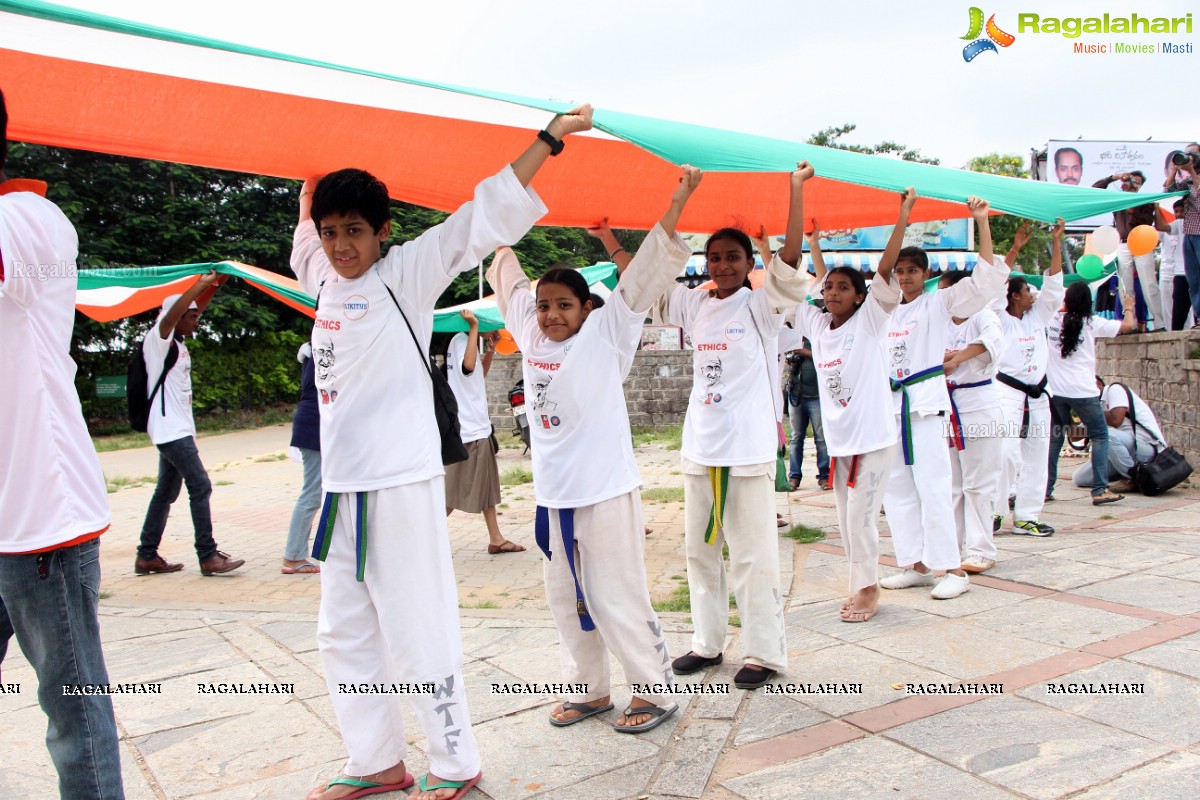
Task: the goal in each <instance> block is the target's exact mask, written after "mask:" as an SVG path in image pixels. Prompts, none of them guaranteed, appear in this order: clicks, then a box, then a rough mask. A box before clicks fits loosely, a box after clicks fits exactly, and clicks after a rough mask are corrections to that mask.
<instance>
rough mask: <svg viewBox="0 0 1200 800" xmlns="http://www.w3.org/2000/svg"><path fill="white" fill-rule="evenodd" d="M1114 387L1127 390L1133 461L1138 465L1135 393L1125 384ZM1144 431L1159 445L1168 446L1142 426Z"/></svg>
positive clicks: (1156, 449)
mask: <svg viewBox="0 0 1200 800" xmlns="http://www.w3.org/2000/svg"><path fill="white" fill-rule="evenodd" d="M1113 386H1120V387H1121V388H1122V389H1124V390H1125V396H1126V397H1127V398H1129V410H1128V411H1127V412H1125V413H1126V414H1128V416H1129V426H1130V427H1131V428H1132V429H1133V461H1134V463H1135V464H1136V463H1137V460H1138V459H1137V429H1138V421H1137V412H1136V411H1134V406H1133V392H1131V391H1130V390H1129V387H1128V386H1126V385H1125V384H1123V383H1114V384H1113ZM1142 430H1144V431H1145V432H1146V433H1148V434H1150V438H1151V439H1153V440H1154V441H1155V442H1158V443H1159V444H1162V445H1163V446H1164V447H1165V446H1166V442H1164V441H1162V440H1161V439H1159V438H1158V437H1157V436H1155V435H1154V431H1152V430H1150V429H1149V428H1147V427H1146V426H1145V425H1142ZM1154 451H1155V454H1156V455H1157V453H1158V447H1155V448H1154Z"/></svg>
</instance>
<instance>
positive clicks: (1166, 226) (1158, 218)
mask: <svg viewBox="0 0 1200 800" xmlns="http://www.w3.org/2000/svg"><path fill="white" fill-rule="evenodd" d="M1154 229H1155V230H1156V231H1158V232H1159V233H1170V232H1171V223H1169V222H1167V217H1166V215H1165V214H1163V210H1162V206H1159V205H1156V206H1154Z"/></svg>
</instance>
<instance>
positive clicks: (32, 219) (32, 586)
mask: <svg viewBox="0 0 1200 800" xmlns="http://www.w3.org/2000/svg"><path fill="white" fill-rule="evenodd" d="M7 122H8V114H7V111H6V109H5V105H4V95H3V94H0V342H2V343H3V345H0V346H2V347H3V351H4V356H3V358H2V359H0V381H2V382H3V385H4V391H3V392H0V475H3V476H4V477H3V479H0V520H3V521H4V524H3V525H0V662H3V661H4V656H5V654H6V652H7V651H8V644H9V640H10V639H12V637H13V636H16V638H17V642H18V644H20V646H21V650H22V652H24V653H25V656H26V658H28V659H29V663H30V666H32V667H33V672H34V674H35V675H36V676H37V685H38V689H37V698H38V704H39V705H40V706H41V707H42V710H43V711H44V712H45V713H46V716H47V717H48V718H49V721H50V725H49V728H48V731H47V736H46V748H47V749H48V750H49V751H50V758H51V760H52V761H53V762H54V767H55V769H56V770H57V771H58V788H59V796H60V797H62V798H65V799H67V800H122V798H124V796H125V795H124V792H123V789H122V786H121V756H120V749H119V745H118V743H117V726H116V722H115V720H114V719H113V706H112V699H111V698H110V697H109V696H107V695H106V694H103V693H100V692H96V691H89V689H90V688H91V687H96V686H107V685H108V671H107V669H106V668H105V665H104V654H103V652H102V650H101V647H100V624H99V620H98V616H97V606H98V604H99V599H100V594H99V588H100V536H101V534H103V533H104V532H105V531H107V530H108V527H109V522H110V520H111V515H110V513H109V510H108V498H107V495H106V492H105V489H104V476H103V475H102V474H101V472H100V461H99V459H97V458H96V451H95V450H94V449H93V448H92V442H91V438H90V437H89V436H88V430H87V426H86V425H85V424H84V421H83V410H82V409H81V408H80V405H79V396H78V395H77V394H76V393H75V362H74V361H72V360H71V354H70V349H71V330H72V327H73V325H74V323H75V290H76V272H75V261H76V257H77V256H78V252H79V240H78V238H77V235H76V233H75V228H74V227H72V225H71V223H70V221H69V220H68V219H67V218H66V216H65V215H64V214H63V212H62V211H60V210H59V209H58V208H57V207H56V206H55V205H54V204H53V203H51V202H49V201H48V200H46V198H45V194H46V188H47V187H46V184H45V183H43V182H41V181H32V180H22V179H14V180H8V177H7V176H6V175H5V174H4V167H5V158H6V156H7V153H8V141H7V139H6V127H7ZM18 477H19V479H18ZM16 677H17V676H16V675H13V676H11V677H8V681H9V682H10V684H11V683H12V682H13V680H14V679H15V678H16ZM17 685H18V686H19V684H17ZM26 694H28V692H26ZM17 724H18V723H17V722H16V720H15V719H8V718H6V719H5V728H6V729H8V728H9V727H14V728H15V726H16V725H17ZM0 783H4V782H3V781H0ZM3 794H4V796H5V797H12V796H15V795H16V794H17V790H16V789H15V788H9V789H8V790H6V791H4V792H3Z"/></svg>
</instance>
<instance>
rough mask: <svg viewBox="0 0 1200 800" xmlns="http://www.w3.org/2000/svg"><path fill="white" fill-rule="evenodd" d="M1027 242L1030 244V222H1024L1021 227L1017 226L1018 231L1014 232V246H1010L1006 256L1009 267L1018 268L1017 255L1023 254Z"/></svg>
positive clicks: (1005, 259)
mask: <svg viewBox="0 0 1200 800" xmlns="http://www.w3.org/2000/svg"><path fill="white" fill-rule="evenodd" d="M1027 244H1029V223H1028V222H1022V223H1021V227H1019V228H1017V232H1016V233H1015V234H1013V243H1012V247H1010V248H1008V253H1007V254H1005V256H1004V263H1005V264H1008V268H1009V269H1016V266H1017V256H1019V255H1021V251H1022V250H1023V249H1025V245H1027Z"/></svg>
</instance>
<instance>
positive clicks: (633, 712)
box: [613, 703, 679, 733]
mask: <svg viewBox="0 0 1200 800" xmlns="http://www.w3.org/2000/svg"><path fill="white" fill-rule="evenodd" d="M678 710H679V704H678V703H668V704H667V705H665V706H639V707H637V708H634V707H633V706H632V705H629V706H627V707H626V708H625V710H624V711H622V712H621V714H622V715H623V716H624V717H625V719H629V718H630V717H636V716H637V715H638V714H649V715H650V716H651V717H652V719H650V720H649V721H648V722H643V723H642V724H641V725H613V730H614V731H620V732H621V733H645V732H646V731H652V730H654V729H655V728H657V727H658V726H659V725H661V724H662V723H663V721H665V720H666V718H667V717H669V716H671V715H672V714H674V713H675V712H676V711H678Z"/></svg>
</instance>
